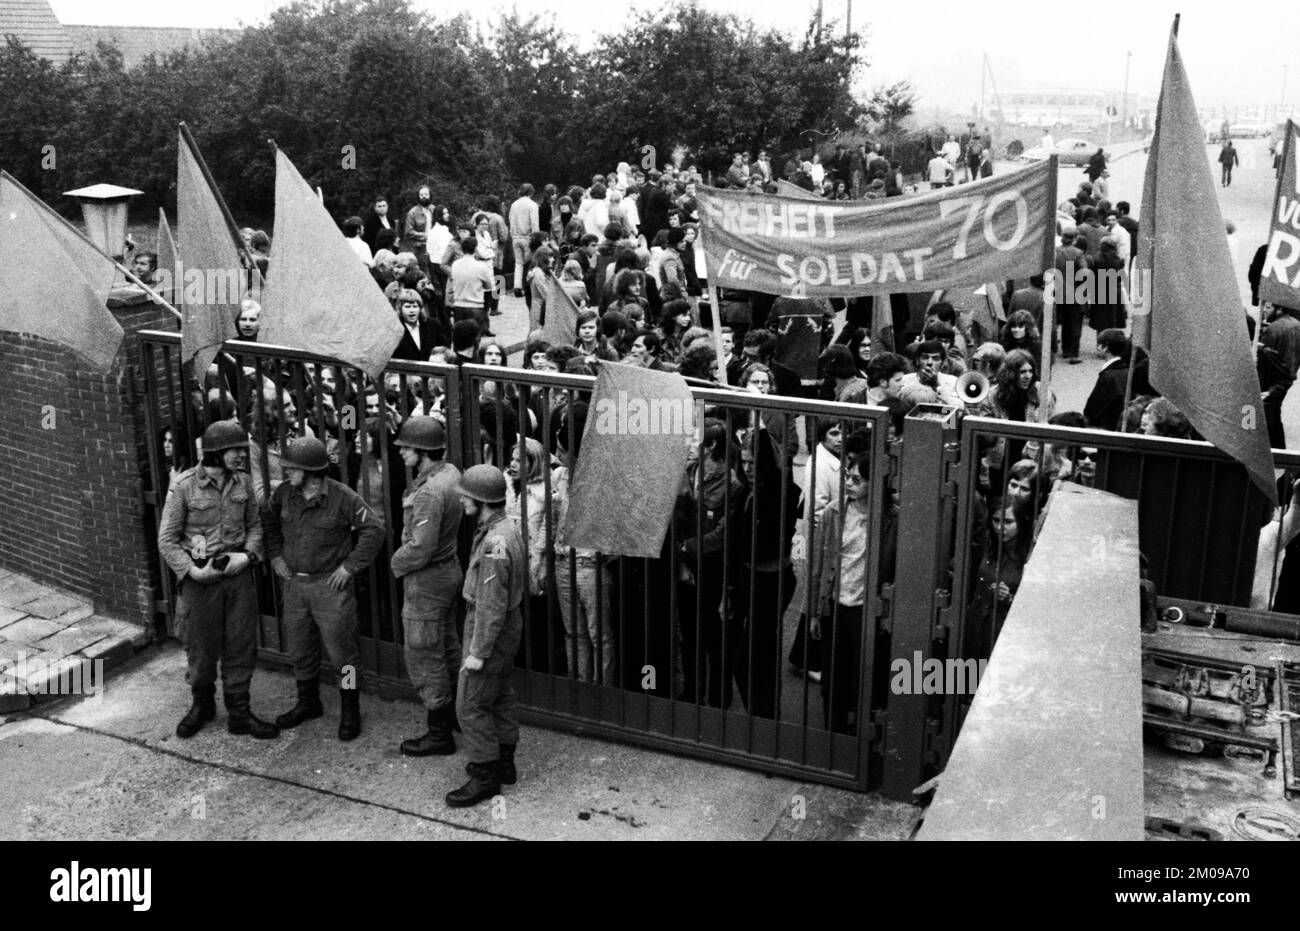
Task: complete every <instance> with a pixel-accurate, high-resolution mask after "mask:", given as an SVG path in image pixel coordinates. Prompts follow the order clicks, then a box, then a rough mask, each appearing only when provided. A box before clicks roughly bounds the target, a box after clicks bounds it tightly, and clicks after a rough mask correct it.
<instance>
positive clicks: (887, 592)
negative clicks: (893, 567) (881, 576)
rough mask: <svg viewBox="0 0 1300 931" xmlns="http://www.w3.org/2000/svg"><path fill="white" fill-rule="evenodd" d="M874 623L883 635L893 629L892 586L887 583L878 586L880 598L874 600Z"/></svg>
mask: <svg viewBox="0 0 1300 931" xmlns="http://www.w3.org/2000/svg"><path fill="white" fill-rule="evenodd" d="M876 623H877V624H878V625H879V629H880V630H881V631H884V632H885V633H891V632H892V631H893V629H894V585H893V583H892V582H887V583H885V584H884V585H882V586H880V596H879V597H878V598H877V599H876Z"/></svg>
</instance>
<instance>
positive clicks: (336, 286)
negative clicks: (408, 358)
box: [259, 149, 402, 378]
mask: <svg viewBox="0 0 1300 931" xmlns="http://www.w3.org/2000/svg"><path fill="white" fill-rule="evenodd" d="M263 295H264V301H263V307H262V318H261V324H262V325H261V330H260V332H259V338H260V339H262V340H264V341H265V342H267V343H276V344H278V345H281V346H293V347H295V348H298V349H305V350H307V351H309V352H314V353H317V354H319V355H323V356H329V357H331V358H334V359H340V360H342V361H343V362H347V363H348V364H349V365H355V366H356V367H357V368H359V369H361V371H363V372H365V373H366V374H367V375H369V376H370V377H371V378H378V377H379V376H380V375H381V374H382V373H383V370H384V366H385V365H387V364H388V360H389V359H390V358H391V357H392V355H393V350H395V349H396V348H397V344H398V343H399V342H400V341H401V339H402V325H401V323H399V322H398V319H397V314H395V313H394V312H393V308H392V306H391V305H390V304H389V303H388V300H387V298H385V297H384V293H383V292H382V291H380V290H379V289H378V288H376V287H375V281H374V279H373V278H371V277H370V272H369V271H367V270H366V266H365V265H364V264H362V262H361V261H360V260H359V259H358V258H357V254H356V253H355V252H354V251H352V247H351V246H349V245H348V243H347V240H346V239H344V238H343V233H342V232H341V231H340V230H339V228H338V224H336V223H335V222H334V220H333V219H332V218H331V217H330V215H329V212H328V211H326V209H325V205H324V204H322V203H321V201H320V197H319V196H318V195H317V193H316V192H315V191H313V190H312V189H311V187H310V186H309V185H308V184H307V182H306V181H304V180H303V177H302V175H300V174H298V169H297V168H295V167H294V165H293V162H291V161H289V158H288V156H286V155H285V154H284V153H283V152H281V151H280V150H279V149H276V150H275V241H274V242H273V243H272V244H271V259H270V272H269V273H268V274H267V276H266V290H265V291H264V292H263Z"/></svg>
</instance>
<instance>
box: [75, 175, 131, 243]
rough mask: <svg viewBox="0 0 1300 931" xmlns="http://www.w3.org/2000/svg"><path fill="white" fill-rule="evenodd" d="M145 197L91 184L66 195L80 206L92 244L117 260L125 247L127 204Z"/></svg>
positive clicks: (113, 185)
mask: <svg viewBox="0 0 1300 931" xmlns="http://www.w3.org/2000/svg"><path fill="white" fill-rule="evenodd" d="M143 193H144V192H143V191H137V190H135V189H134V188H129V187H118V186H117V185H116V184H92V185H91V186H90V187H83V188H79V189H77V190H75V191H64V195H65V196H67V197H75V198H76V199H77V200H78V201H79V202H80V204H81V216H82V219H84V220H85V222H86V235H87V236H89V237H90V241H91V242H93V243H94V244H95V245H96V246H98V247H99V248H100V249H101V250H103V251H104V252H105V253H107V254H108V255H111V256H112V257H113V258H115V259H121V258H122V253H123V251H124V250H123V247H124V246H125V245H126V213H127V204H128V203H129V202H130V200H131V198H132V197H135V196H136V195H137V194H143Z"/></svg>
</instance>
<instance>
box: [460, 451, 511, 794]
mask: <svg viewBox="0 0 1300 931" xmlns="http://www.w3.org/2000/svg"><path fill="white" fill-rule="evenodd" d="M458 491H459V492H460V500H461V506H462V507H463V508H464V510H465V514H466V515H467V516H469V517H473V518H475V519H476V520H477V522H478V525H477V529H476V531H475V534H474V547H473V550H472V551H471V555H470V560H469V568H468V569H466V571H465V587H464V589H463V591H462V594H463V595H464V597H465V645H466V649H465V661H464V665H463V666H462V667H461V671H460V684H459V685H460V688H459V691H458V693H457V699H456V706H457V712H458V714H459V715H460V720H461V726H462V727H463V728H464V740H465V750H466V752H467V754H468V755H469V765H468V766H467V767H466V771H467V772H468V773H469V777H470V778H469V781H468V782H467V783H465V784H464V785H463V786H461V787H460V788H459V789H456V790H455V791H453V792H449V793H447V804H448V805H450V806H452V807H453V808H463V807H467V806H470V805H477V804H478V803H479V802H481V801H484V800H485V799H489V798H492V797H493V796H494V795H497V794H498V793H499V792H500V791H501V785H502V784H503V783H504V784H505V785H513V784H514V783H515V781H516V779H517V778H518V777H517V774H516V773H515V746H516V745H517V744H518V743H519V722H518V721H517V720H516V718H515V714H514V708H515V691H514V688H513V686H511V684H510V672H511V669H512V668H513V665H514V659H515V654H516V653H517V652H518V651H519V641H520V639H521V638H522V637H523V631H524V620H523V615H522V614H521V613H520V605H521V604H522V603H523V600H524V591H525V587H526V585H527V582H528V564H527V561H526V560H525V558H524V543H523V539H522V538H521V537H520V535H519V527H518V525H516V524H515V522H514V521H512V520H508V519H507V518H506V511H505V502H506V477H505V475H504V474H503V473H502V472H501V470H500V469H498V468H496V467H495V466H490V465H476V466H473V467H471V468H469V469H466V470H465V474H464V476H463V477H462V478H461V480H460V484H459V486H458Z"/></svg>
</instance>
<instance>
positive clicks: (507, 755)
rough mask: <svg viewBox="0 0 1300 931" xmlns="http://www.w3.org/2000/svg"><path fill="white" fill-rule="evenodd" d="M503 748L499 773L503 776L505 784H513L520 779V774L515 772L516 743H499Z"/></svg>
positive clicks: (502, 781) (502, 780)
mask: <svg viewBox="0 0 1300 931" xmlns="http://www.w3.org/2000/svg"><path fill="white" fill-rule="evenodd" d="M497 746H498V747H500V748H501V758H500V760H499V761H498V762H499V763H500V765H499V766H498V767H497V773H498V775H499V776H500V777H501V784H502V785H503V786H512V785H514V784H515V783H516V782H518V781H519V774H518V773H517V772H515V745H514V744H497Z"/></svg>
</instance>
